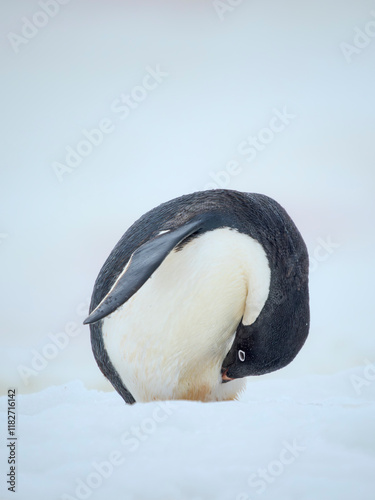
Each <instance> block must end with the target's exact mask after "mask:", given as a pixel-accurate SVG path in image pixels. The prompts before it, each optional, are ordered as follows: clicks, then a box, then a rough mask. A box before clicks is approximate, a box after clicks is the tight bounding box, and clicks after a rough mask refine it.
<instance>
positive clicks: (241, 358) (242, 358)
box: [238, 349, 246, 361]
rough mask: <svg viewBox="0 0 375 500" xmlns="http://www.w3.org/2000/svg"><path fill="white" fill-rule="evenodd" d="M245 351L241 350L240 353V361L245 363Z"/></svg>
mask: <svg viewBox="0 0 375 500" xmlns="http://www.w3.org/2000/svg"><path fill="white" fill-rule="evenodd" d="M245 356H246V354H245V351H241V349H240V350H239V351H238V357H239V358H240V361H245Z"/></svg>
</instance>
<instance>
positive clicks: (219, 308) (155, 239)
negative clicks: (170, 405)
mask: <svg viewBox="0 0 375 500" xmlns="http://www.w3.org/2000/svg"><path fill="white" fill-rule="evenodd" d="M308 267H309V262H308V253H307V248H306V245H305V243H304V240H303V238H302V236H301V234H300V232H299V231H298V229H297V227H296V226H295V224H294V222H293V221H292V219H291V218H290V216H289V215H288V214H287V212H286V211H285V210H284V209H283V208H282V207H281V206H280V205H279V203H277V202H276V201H275V200H273V199H272V198H270V197H268V196H266V195H263V194H257V193H244V192H239V191H233V190H227V189H217V190H210V191H200V192H196V193H193V194H188V195H184V196H181V197H178V198H175V199H173V200H171V201H168V202H166V203H163V204H161V205H160V206H158V207H156V208H154V209H152V210H150V211H149V212H147V213H146V214H145V215H143V216H142V217H141V218H140V219H139V220H137V221H136V222H135V223H134V224H133V225H132V226H131V227H130V228H129V229H128V230H127V231H126V232H125V234H124V235H123V236H122V238H121V239H120V241H119V242H118V243H117V245H116V246H115V247H114V249H113V250H112V252H111V253H110V255H109V257H108V258H107V260H106V261H105V263H104V265H103V267H102V269H101V270H100V272H99V275H98V277H97V279H96V281H95V285H94V290H93V294H92V299H91V304H90V310H89V316H88V317H87V318H86V320H85V321H84V324H89V325H90V332H91V345H92V350H93V354H94V357H95V359H96V362H97V364H98V366H99V368H100V370H101V371H102V372H103V374H104V375H105V376H106V377H107V378H108V379H109V381H110V382H111V383H112V385H113V386H114V388H115V389H116V390H117V391H118V393H119V394H120V395H121V396H122V398H123V399H124V400H125V402H126V403H129V404H133V403H135V402H147V401H155V400H171V399H184V400H195V401H203V402H210V401H229V400H233V399H237V398H238V396H239V394H240V393H241V391H242V390H243V389H244V387H245V383H246V377H249V376H252V375H254V376H255V375H263V374H266V373H270V372H273V371H275V370H279V369H281V368H283V367H285V366H286V365H288V364H289V363H290V362H291V361H292V360H293V359H294V358H295V356H296V355H297V353H298V352H299V351H300V349H301V347H302V346H303V344H304V342H305V340H306V338H307V335H308V332H309V323H310V313H309V290H308Z"/></svg>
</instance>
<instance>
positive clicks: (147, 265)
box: [83, 217, 203, 325]
mask: <svg viewBox="0 0 375 500" xmlns="http://www.w3.org/2000/svg"><path fill="white" fill-rule="evenodd" d="M202 222H203V221H202V219H201V218H200V217H199V218H194V219H193V220H190V221H189V222H187V223H186V224H184V225H182V226H180V227H178V228H177V229H173V230H167V231H165V232H164V231H162V233H163V234H159V235H157V236H156V237H155V238H154V239H152V240H150V241H147V242H146V243H144V244H143V245H141V246H140V247H138V248H137V249H136V250H135V251H134V252H133V253H132V255H131V257H130V259H129V261H128V263H127V265H126V266H125V268H124V270H123V271H122V272H121V273H120V274H119V276H118V277H117V279H116V281H115V283H114V284H113V286H112V288H111V289H110V291H109V292H108V293H107V295H106V296H105V297H104V298H103V300H102V301H101V302H100V303H99V304H98V306H97V307H96V308H95V309H94V310H93V311H92V312H91V314H90V315H89V316H88V317H87V318H86V319H85V321H84V322H83V323H84V324H85V325H87V324H90V323H95V322H96V321H99V320H101V319H103V318H105V317H106V316H108V315H109V314H111V313H112V312H114V311H115V310H116V309H117V308H118V307H120V306H121V305H122V304H124V303H125V302H126V301H127V300H129V299H130V297H132V295H134V294H135V293H136V292H137V291H138V290H139V289H140V288H141V287H142V285H144V283H145V282H146V281H147V280H148V278H150V276H151V275H152V273H153V272H154V271H155V270H156V269H157V268H158V267H159V266H160V264H161V263H162V262H163V260H164V259H165V258H166V257H167V255H168V254H169V253H170V252H171V251H172V250H173V248H175V247H176V246H177V245H178V244H179V243H181V242H182V241H183V240H184V239H186V238H187V237H189V236H190V235H191V234H193V233H195V232H196V231H198V230H199V229H200V228H201V227H202Z"/></svg>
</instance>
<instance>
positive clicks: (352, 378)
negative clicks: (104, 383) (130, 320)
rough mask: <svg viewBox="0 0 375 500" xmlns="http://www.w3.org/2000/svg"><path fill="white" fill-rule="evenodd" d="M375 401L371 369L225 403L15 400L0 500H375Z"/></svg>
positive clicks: (63, 393)
mask: <svg viewBox="0 0 375 500" xmlns="http://www.w3.org/2000/svg"><path fill="white" fill-rule="evenodd" d="M374 400H375V366H374V365H367V366H362V367H358V368H355V369H352V370H350V371H344V372H340V373H338V374H336V375H330V376H317V375H314V376H308V377H303V378H299V379H297V378H295V379H281V380H274V379H267V377H265V378H263V380H262V379H257V380H254V381H250V382H249V383H248V386H247V390H246V392H245V393H244V394H243V395H242V397H241V398H240V401H238V402H225V403H206V404H203V403H194V402H187V401H173V402H168V403H164V402H160V403H159V402H157V403H147V404H136V405H134V406H126V405H125V404H123V402H122V400H121V398H120V397H119V396H118V395H117V393H114V392H111V393H105V392H98V391H94V390H91V391H89V390H87V389H85V388H84V386H83V385H82V383H81V382H78V381H77V382H71V383H69V384H67V385H62V386H58V387H50V388H48V389H46V390H44V391H42V392H39V393H34V394H30V395H21V396H19V397H18V399H17V405H18V426H17V427H18V429H17V434H18V443H17V450H16V452H17V473H18V477H17V484H18V490H17V493H16V494H15V495H14V494H13V493H10V492H7V491H6V489H5V488H4V482H5V481H3V482H2V485H1V486H2V491H1V498H2V499H8V498H9V499H10V498H17V499H20V500H21V499H22V500H34V499H38V500H51V499H59V500H60V499H61V500H68V499H69V500H72V499H84V498H91V499H92V500H95V499H109V498H111V499H114V500H117V499H122V500H133V499H134V500H136V499H137V500H141V499H142V500H143V499H145V500H148V499H155V500H156V499H160V500H180V499H184V500H210V499H215V500H220V499H223V500H231V499H233V500H252V499H257V498H259V499H261V498H264V499H267V500H268V499H277V500H283V499H286V500H291V499H298V500H302V499H303V500H310V499H311V500H316V499H318V498H319V499H320V500H325V499H326V500H335V499H340V500H346V499H348V500H353V499H354V498H355V499H358V500H373V498H374V488H375V433H374V417H375V402H374ZM0 401H1V403H0V404H1V411H2V412H3V411H5V409H6V404H7V401H6V398H5V397H2V398H1V399H0ZM4 426H5V423H4ZM3 428H4V427H3ZM4 448H5V446H2V449H1V453H2V457H1V461H2V463H3V464H4V463H5V460H6V456H5V455H6V452H5V451H4Z"/></svg>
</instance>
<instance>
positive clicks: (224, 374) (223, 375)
mask: <svg viewBox="0 0 375 500" xmlns="http://www.w3.org/2000/svg"><path fill="white" fill-rule="evenodd" d="M227 372H228V368H222V369H221V379H222V381H223V383H225V382H230V381H231V380H234V378H230V377H228V375H227Z"/></svg>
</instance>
